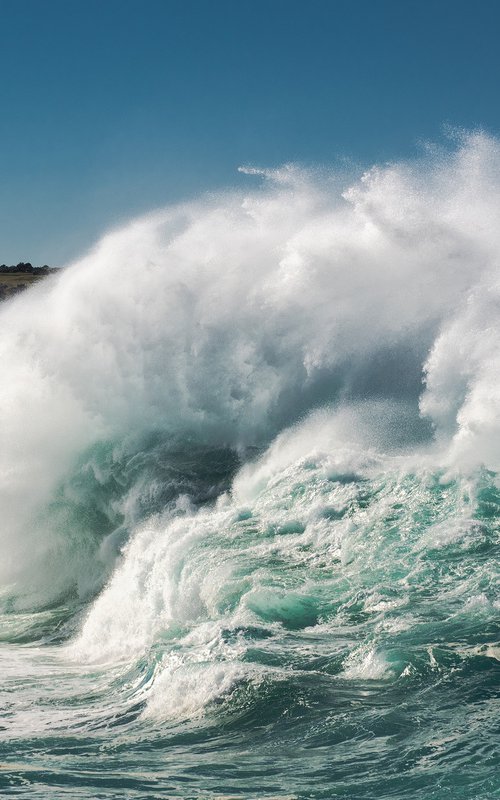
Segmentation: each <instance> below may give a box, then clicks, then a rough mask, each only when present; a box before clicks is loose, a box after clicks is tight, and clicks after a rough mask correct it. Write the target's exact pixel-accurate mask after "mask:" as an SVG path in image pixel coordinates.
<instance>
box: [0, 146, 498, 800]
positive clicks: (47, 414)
mask: <svg viewBox="0 0 500 800" xmlns="http://www.w3.org/2000/svg"><path fill="white" fill-rule="evenodd" d="M246 171H247V172H259V171H256V170H251V169H250V170H246ZM499 176H500V143H499V142H497V141H496V140H495V139H493V138H491V137H487V136H485V135H483V134H473V135H469V136H464V137H463V138H462V140H461V141H460V142H459V143H458V145H457V147H456V149H455V150H454V151H453V152H451V153H450V152H444V151H440V150H437V149H430V148H429V152H428V153H426V155H425V156H424V157H423V158H422V159H421V160H420V161H416V162H412V163H400V164H390V165H386V166H383V167H375V168H373V169H372V170H370V171H368V172H367V173H365V174H364V175H362V176H361V177H359V176H358V177H357V176H353V175H348V176H346V175H340V174H337V173H334V172H328V171H326V170H325V171H322V172H319V171H316V172H314V171H304V170H301V169H299V168H297V167H294V166H286V167H283V168H281V169H279V170H275V171H269V172H265V171H264V172H262V173H261V185H260V186H259V187H258V188H256V189H254V190H251V191H248V192H246V193H244V194H243V193H239V192H230V193H224V194H219V195H216V196H211V197H208V198H204V199H202V200H198V201H195V202H192V203H185V204H183V205H180V206H176V207H173V208H168V209H166V210H163V211H159V212H156V213H154V214H151V215H149V216H147V217H144V218H141V219H139V220H136V221H133V222H131V223H130V224H129V225H127V226H126V227H124V228H123V229H120V230H117V231H113V232H111V233H109V234H108V235H106V236H105V237H104V238H103V239H102V241H101V242H99V243H98V244H97V246H96V247H95V248H94V249H93V250H92V251H91V252H90V253H89V254H88V255H87V256H86V257H85V258H83V259H82V260H81V261H79V262H77V263H75V264H72V265H70V266H69V267H68V268H66V269H65V270H63V271H62V272H61V274H59V275H56V276H51V277H50V278H48V279H47V280H46V281H45V282H44V283H43V284H40V285H37V286H36V287H34V288H33V289H32V290H30V291H29V292H27V293H25V294H23V295H20V296H18V297H16V298H15V299H13V300H12V301H9V302H8V303H6V304H4V305H3V306H2V308H1V310H0V324H1V326H2V336H1V337H0V354H1V363H2V383H1V392H2V425H1V427H0V440H1V441H0V509H1V516H0V520H1V522H0V525H1V528H0V536H1V547H2V559H1V562H0V576H1V587H2V589H1V593H0V610H1V614H0V636H1V640H2V645H1V648H0V658H1V659H2V674H3V675H4V681H3V687H2V690H1V691H2V700H3V702H2V705H1V715H2V729H1V731H0V742H1V743H0V750H1V752H2V770H1V771H0V789H1V791H3V792H4V793H6V794H12V795H18V796H23V795H24V796H28V794H30V795H31V794H32V793H33V792H35V793H36V794H37V796H39V797H43V798H45V797H46V798H52V797H54V796H56V795H57V796H62V795H63V794H66V793H69V795H70V796H71V797H97V796H99V797H103V798H122V797H124V796H127V797H138V798H139V797H141V798H143V797H160V796H161V797H167V796H168V797H184V798H188V797H189V798H201V797H203V798H207V797H214V798H215V797H219V798H221V797H228V796H231V797H241V798H260V797H273V798H277V797H280V798H290V799H291V798H325V800H326V798H331V797H345V798H349V800H353V799H354V798H356V799H357V798H359V799H361V798H366V799H367V800H372V798H374V797H377V798H385V797H387V798H389V797H391V798H410V797H411V798H422V800H423V798H427V797H428V796H429V793H431V794H432V796H433V797H435V798H447V797H450V796H453V797H454V798H459V799H460V798H463V800H469V798H470V799H472V798H475V799H476V800H479V798H484V800H486V798H491V797H493V796H495V795H496V793H497V792H499V791H500V782H499V779H498V774H499V772H500V771H499V769H498V766H499V764H498V750H497V749H495V748H496V740H495V734H496V726H497V724H498V723H497V719H498V716H497V714H498V703H499V693H498V670H499V661H500V642H499V639H500V636H499V623H498V619H499V613H498V612H499V610H500V601H499V599H498V593H497V590H498V551H499V538H498V532H499V512H500V484H499V479H498V471H499V470H500V463H499V462H500V382H499V380H498V377H499V375H500V271H499V258H500V256H499V254H500V227H499V226H498V219H499V218H500V177H499ZM20 753H22V754H23V756H22V759H21V757H20Z"/></svg>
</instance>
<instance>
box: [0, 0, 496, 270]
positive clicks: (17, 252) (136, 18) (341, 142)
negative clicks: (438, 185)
mask: <svg viewBox="0 0 500 800" xmlns="http://www.w3.org/2000/svg"><path fill="white" fill-rule="evenodd" d="M0 25H1V68H0V97H1V106H0V107H1V114H2V117H1V125H0V178H1V192H0V262H6V263H16V262H17V261H20V260H31V261H32V262H33V263H36V264H38V263H44V262H47V263H49V264H54V265H60V264H63V263H64V262H65V261H67V260H69V259H72V258H74V257H76V256H77V255H78V254H80V253H82V252H83V251H85V249H86V248H87V247H88V246H89V245H90V244H92V242H93V241H94V240H95V239H96V238H97V237H98V236H99V234H100V233H102V232H103V231H104V230H106V229H107V228H108V227H109V226H110V225H115V224H117V223H118V222H120V221H122V220H125V219H127V218H128V217H130V216H132V215H134V214H137V213H141V212H143V211H146V210H148V209H150V208H153V207H158V206H161V205H164V204H167V203H169V202H171V201H175V200H177V199H181V198H185V197H188V196H191V195H193V194H196V193H199V192H204V191H207V190H212V189H216V188H218V187H222V186H228V185H241V183H242V182H244V181H249V180H251V179H249V178H247V177H245V176H241V175H239V174H238V173H237V171H236V170H237V167H238V166H239V165H240V164H258V165H260V166H267V167H272V166H277V165H279V164H281V163H283V162H288V161H299V162H303V163H306V164H311V163H314V164H317V163H320V164H321V163H327V164H332V163H335V162H336V161H337V160H340V161H342V160H343V159H345V158H348V159H353V160H355V161H356V162H359V163H360V164H362V165H367V164H370V163H372V162H375V161H379V162H380V161H382V162H383V161H386V160H392V159H396V158H400V157H405V156H411V155H413V154H415V153H417V152H418V142H419V141H421V140H433V141H439V140H440V139H441V138H442V128H443V125H452V126H458V127H466V128H476V127H483V128H485V129H486V130H489V131H491V132H493V133H497V132H498V131H499V129H500V91H499V85H500V80H499V79H500V68H499V65H500V55H499V53H500V46H499V41H500V2H496V1H494V0H475V2H472V0H467V2H463V0H421V1H420V2H415V1H414V0H300V2H297V1H296V0H0Z"/></svg>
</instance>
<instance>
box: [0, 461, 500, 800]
mask: <svg viewBox="0 0 500 800" xmlns="http://www.w3.org/2000/svg"><path fill="white" fill-rule="evenodd" d="M349 458H350V459H351V460H352V453H351V454H349ZM400 461H401V460H400V459H399V460H398V458H393V459H386V460H385V461H384V462H382V463H377V461H376V460H373V461H371V462H370V463H369V464H368V465H367V464H364V465H361V464H359V465H358V468H359V472H357V473H353V472H348V473H339V471H338V470H339V463H338V461H337V462H336V463H332V460H331V459H330V458H329V457H328V456H322V457H317V458H316V459H311V458H310V459H309V460H307V461H303V460H302V461H300V460H299V462H296V463H293V464H291V465H289V466H288V467H287V468H286V469H285V470H283V471H281V472H279V473H278V474H277V475H274V476H272V478H271V479H270V481H269V484H268V485H267V486H266V487H265V488H264V489H260V490H259V492H258V494H257V496H256V497H255V498H254V499H252V501H251V502H248V503H244V504H243V505H242V504H241V502H235V500H234V499H233V500H232V499H230V498H228V497H226V498H225V499H224V501H223V502H219V505H218V506H216V507H215V508H210V509H209V510H205V509H202V510H201V511H198V512H197V513H195V514H194V515H193V513H192V512H190V513H186V512H184V513H182V512H181V513H178V514H177V516H176V517H175V518H174V519H173V520H171V521H169V522H167V523H165V522H164V521H163V522H161V521H160V519H159V518H156V519H155V522H154V524H152V523H150V524H149V525H148V526H146V528H144V529H143V530H141V531H140V533H138V534H137V537H136V538H135V539H134V540H132V542H130V544H129V545H128V548H127V550H126V556H125V558H124V561H123V563H122V564H121V565H120V566H119V567H118V568H117V571H116V572H115V574H114V576H113V578H112V579H111V581H110V583H109V584H108V586H107V588H106V589H105V590H104V592H103V593H102V594H101V595H100V596H99V597H98V599H97V601H96V602H95V604H94V606H93V610H92V612H91V613H90V615H88V616H87V617H86V619H85V613H86V612H85V611H84V620H85V621H84V622H83V625H82V622H81V619H82V617H81V609H80V608H77V607H73V608H71V607H70V608H68V607H67V606H66V607H62V608H61V607H57V606H56V607H55V608H52V609H48V610H45V611H42V612H39V613H38V614H33V615H29V616H26V614H10V615H8V616H6V617H3V618H2V621H3V631H2V633H3V638H4V641H5V642H6V643H5V644H4V645H3V647H2V668H1V669H2V675H3V676H4V680H3V682H2V683H3V686H2V700H1V705H2V731H1V751H2V767H3V768H2V771H1V772H0V781H1V787H2V791H3V792H5V793H8V794H12V795H16V794H18V795H20V796H23V795H24V794H25V793H27V792H28V791H29V792H30V793H31V794H32V795H34V796H39V797H50V796H52V797H54V796H57V797H63V796H68V797H80V796H81V797H103V798H104V797H105V798H108V797H110V798H111V797H113V798H115V797H116V798H118V797H124V796H125V797H165V796H172V797H193V798H195V797H227V796H234V797H290V798H292V797H293V798H313V797H318V798H329V797H345V798H374V797H398V798H403V797H404V798H406V797H408V798H409V797H414V798H415V797H417V798H419V797H422V798H424V797H428V796H431V797H436V798H446V797H454V798H472V797H474V798H476V797H477V798H480V797H481V798H489V797H494V796H496V794H497V793H498V792H499V791H500V777H499V775H500V771H499V769H498V768H499V752H498V738H497V736H498V724H499V723H498V720H499V714H498V711H499V702H500V699H499V674H500V647H499V645H498V641H499V614H498V612H499V602H498V596H497V594H496V590H497V586H498V583H497V582H498V555H499V529H500V491H499V490H498V488H497V485H496V476H495V475H494V474H493V473H490V472H487V471H485V470H481V471H478V472H477V474H475V475H474V476H473V477H469V478H468V479H467V480H465V479H463V478H460V477H455V478H451V477H448V478H445V477H443V475H442V474H439V473H436V472H432V471H430V470H428V469H426V468H425V467H424V466H421V467H420V471H419V473H416V472H414V471H408V472H407V471H406V470H405V469H404V463H400ZM252 491H255V489H254V488H252ZM125 587H126V589H125ZM120 603H121V606H122V607H120ZM75 629H76V630H79V631H80V632H79V633H78V634H77V638H76V643H75V639H74V634H73V633H72V631H74V630H75ZM30 631H31V633H30ZM68 637H69V640H68ZM31 638H34V639H35V641H30V639H31ZM9 639H10V643H9V644H7V642H8V641H9ZM16 640H17V641H18V642H19V643H14V642H16ZM68 641H69V642H70V644H68ZM99 658H101V659H102V658H105V659H106V662H107V663H105V664H104V665H99V664H98V663H96V659H99Z"/></svg>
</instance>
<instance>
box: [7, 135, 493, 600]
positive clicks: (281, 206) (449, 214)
mask: <svg viewBox="0 0 500 800" xmlns="http://www.w3.org/2000/svg"><path fill="white" fill-rule="evenodd" d="M499 166H500V145H499V143H498V142H497V141H496V140H495V139H493V138H491V137H488V136H486V135H484V134H472V135H468V136H464V137H463V139H462V140H461V142H460V144H459V146H457V148H456V149H455V150H454V151H453V152H445V151H435V150H434V151H432V150H429V152H428V153H427V154H425V155H424V156H423V157H422V158H421V159H420V160H416V161H414V162H406V163H395V164H388V165H384V166H378V167H374V168H373V169H371V170H369V171H368V172H366V173H365V174H363V175H362V176H361V177H356V176H352V175H351V176H348V177H346V176H345V175H340V176H339V175H337V174H334V173H329V172H328V171H326V170H323V171H307V170H303V169H300V168H298V167H294V166H287V167H284V168H281V169H279V170H276V171H268V172H263V174H262V185H260V186H259V187H258V188H255V189H252V190H246V191H231V192H227V193H221V194H218V195H214V196H209V197H205V198H203V199H201V200H198V201H194V202H191V203H184V204H182V205H179V206H175V207H172V208H168V209H166V210H162V211H159V212H156V213H154V214H150V215H148V216H145V217H143V218H141V219H138V220H135V221H133V222H131V223H130V224H128V225H126V226H125V227H124V228H122V229H119V230H116V231H112V232H110V233H108V234H107V235H106V236H105V237H104V238H103V239H102V240H101V241H100V242H99V243H98V244H97V245H96V247H95V248H94V249H93V250H92V251H91V252H89V254H88V255H86V256H85V257H84V258H83V259H81V260H80V261H78V262H77V263H74V264H72V265H70V266H69V267H68V268H66V269H64V270H63V271H62V272H61V274H60V275H58V276H57V277H51V278H49V279H47V280H46V281H45V282H44V284H43V285H39V286H37V287H36V288H34V289H33V290H31V291H30V292H27V293H26V294H24V295H22V296H19V297H18V298H16V299H15V300H13V301H11V302H9V303H7V304H5V305H4V306H3V308H2V310H1V312H0V323H1V326H2V336H1V339H0V353H1V356H0V357H1V364H2V388H1V399H2V425H1V429H0V508H1V511H2V514H1V547H2V562H1V580H2V584H3V585H4V586H5V585H7V586H8V587H10V588H9V590H8V591H7V594H6V596H8V599H9V602H10V603H12V602H13V599H14V598H16V599H15V602H16V603H17V604H18V605H19V604H21V605H22V604H33V603H34V604H42V603H47V602H49V601H51V600H53V599H54V598H55V597H57V596H59V595H61V594H65V593H66V594H67V593H68V592H71V591H75V590H76V591H77V592H79V593H80V595H86V594H89V593H90V594H91V593H92V592H94V591H96V589H97V588H98V587H99V586H100V585H101V584H102V581H103V580H104V579H105V577H106V576H107V575H108V574H109V570H110V569H111V568H112V565H113V563H114V558H115V556H116V553H117V552H118V551H119V549H120V547H121V546H122V544H123V543H124V541H125V540H126V539H127V537H128V536H129V534H130V531H131V529H133V527H134V525H135V524H136V523H137V522H138V521H139V520H140V519H144V518H145V517H147V515H148V514H150V513H153V512H156V511H158V510H160V509H162V510H164V508H165V505H166V504H168V503H170V505H171V508H172V511H173V513H175V507H176V502H177V498H178V496H179V495H189V496H190V498H191V502H195V504H196V503H199V502H203V501H204V500H206V499H208V498H211V497H212V498H213V497H214V496H215V495H216V494H218V493H219V492H220V491H223V490H225V489H227V488H228V486H229V484H230V481H231V476H232V475H233V474H234V473H235V471H236V470H237V467H238V464H239V463H241V462H243V461H247V460H248V459H249V458H250V457H251V456H252V455H255V453H256V452H259V451H261V450H262V448H265V447H266V446H267V445H268V444H269V443H270V442H271V441H272V440H273V438H274V437H275V436H276V435H277V434H278V433H279V432H280V431H282V430H283V429H285V428H287V427H288V426H290V425H293V424H294V423H296V422H297V421H299V420H300V419H302V418H304V416H305V415H307V414H309V413H311V412H314V411H315V410H316V409H318V408H320V407H328V408H329V409H330V411H329V412H325V413H326V416H327V417H331V416H332V415H333V414H335V413H337V412H338V410H339V408H342V409H344V411H345V410H346V409H351V412H352V415H354V416H356V408H358V407H359V406H360V404H363V403H364V404H365V406H366V403H367V402H368V401H370V402H372V404H375V405H377V408H378V412H377V413H375V414H372V415H371V417H370V415H369V414H368V415H367V414H364V416H363V423H362V424H363V426H364V428H365V429H366V430H365V433H366V437H365V438H366V439H367V441H368V442H370V441H372V440H373V441H374V442H375V441H376V444H377V447H379V448H381V449H382V450H385V451H390V450H391V449H393V448H394V447H396V446H398V447H401V446H403V445H407V446H410V445H411V446H413V447H414V446H416V444H417V443H420V445H422V443H423V442H424V441H427V442H430V441H431V440H432V439H433V438H434V439H435V440H436V441H437V442H438V443H439V445H440V447H441V453H442V455H441V456H440V458H443V459H445V460H446V459H448V463H449V465H450V466H452V465H454V464H455V465H456V464H459V465H467V466H468V467H470V466H471V465H474V464H477V463H481V462H485V463H486V464H488V466H491V467H493V468H495V467H497V466H498V453H499V447H498V445H499V440H498V433H499V425H498V408H499V389H498V381H497V376H498V367H499V364H498V359H499V356H498V341H499V329H498V320H499V318H500V317H499V314H498V303H499V282H498V275H499V271H498V253H499V252H500V248H499V244H500V241H499V240H500V232H499V228H498V224H497V220H498V215H499V212H500V180H499V177H498V176H499ZM250 171H251V170H250ZM252 180H253V179H252ZM422 382H424V384H425V385H423V383H422ZM396 407H397V409H398V410H397V413H396V412H395V408H396ZM384 409H386V410H387V413H389V412H390V414H391V421H392V422H391V424H390V425H385V426H384V425H383V424H382V422H383V419H384V417H385V416H386V415H387V414H386V411H385V410H384ZM357 425H358V423H357V422H354V423H353V426H354V428H356V426H357ZM381 431H382V433H381ZM301 446H302V445H301ZM445 452H446V455H445ZM186 453H189V455H188V456H186ZM208 453H212V455H213V454H214V453H217V454H218V455H217V459H218V462H217V463H219V472H218V473H217V474H215V475H214V471H213V468H207V459H208V461H211V460H212V456H208V455H207V454H208ZM186 458H187V459H188V461H187V462H186ZM216 472H217V471H216Z"/></svg>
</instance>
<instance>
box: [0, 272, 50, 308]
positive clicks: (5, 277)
mask: <svg viewBox="0 0 500 800" xmlns="http://www.w3.org/2000/svg"><path fill="white" fill-rule="evenodd" d="M53 272H58V268H57V267H49V266H48V265H47V264H44V265H43V267H34V266H33V265H32V264H30V263H29V262H21V263H20V264H17V265H15V266H7V265H6V264H1V265H0V301H2V300H8V299H9V298H10V297H14V295H16V294H19V292H22V291H24V290H25V289H27V288H28V287H29V286H31V285H32V284H33V283H37V282H38V281H39V280H41V279H42V278H44V277H45V276H46V275H50V274H51V273H53Z"/></svg>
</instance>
